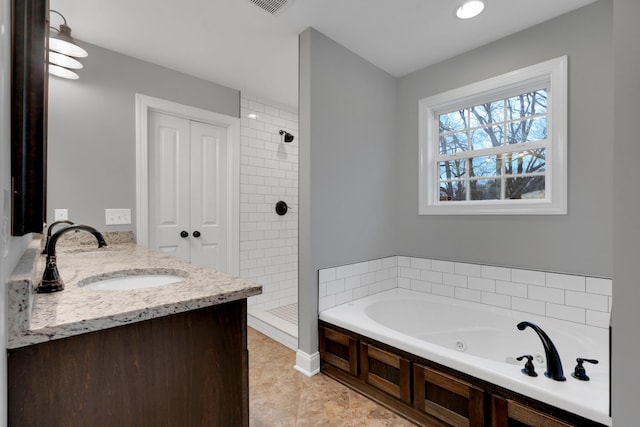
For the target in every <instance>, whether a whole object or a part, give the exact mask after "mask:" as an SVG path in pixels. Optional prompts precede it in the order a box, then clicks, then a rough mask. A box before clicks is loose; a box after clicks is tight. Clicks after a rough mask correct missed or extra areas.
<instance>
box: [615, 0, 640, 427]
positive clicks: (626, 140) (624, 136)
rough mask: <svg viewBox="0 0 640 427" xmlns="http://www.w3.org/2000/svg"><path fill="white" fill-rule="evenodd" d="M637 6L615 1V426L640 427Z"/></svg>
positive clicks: (634, 1)
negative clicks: (639, 364) (639, 363)
mask: <svg viewBox="0 0 640 427" xmlns="http://www.w3.org/2000/svg"><path fill="white" fill-rule="evenodd" d="M638 17H640V2H638V0H615V1H614V16H613V23H614V57H615V105H614V108H615V113H616V114H615V143H614V146H613V153H614V161H615V165H616V168H615V169H614V172H613V176H614V181H613V182H614V204H613V212H614V217H613V223H614V226H613V283H614V286H613V307H614V308H613V324H614V326H613V360H612V366H613V423H614V426H620V427H622V426H634V425H638V395H640V369H638V355H639V354H640V343H639V342H638V324H639V323H640V316H639V315H638V307H640V280H639V279H638V261H639V258H640V257H639V256H638V254H640V227H639V226H638V218H640V192H639V191H638V184H639V183H640V169H639V168H638V159H640V136H639V134H638V118H639V117H638V116H639V114H638V99H640V84H639V83H638V76H640V44H639V43H638V42H639V41H640V27H639V26H638V22H637V21H638Z"/></svg>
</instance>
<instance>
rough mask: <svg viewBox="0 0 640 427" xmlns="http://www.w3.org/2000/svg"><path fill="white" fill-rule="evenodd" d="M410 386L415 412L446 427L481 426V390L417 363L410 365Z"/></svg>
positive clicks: (482, 412)
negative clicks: (411, 371) (446, 426)
mask: <svg viewBox="0 0 640 427" xmlns="http://www.w3.org/2000/svg"><path fill="white" fill-rule="evenodd" d="M413 383H414V391H413V393H414V402H413V406H414V408H416V409H417V410H419V411H422V412H424V413H426V414H427V415H429V416H431V417H434V418H436V419H437V420H439V421H441V422H443V423H444V424H445V425H448V426H455V427H467V426H469V427H482V426H484V390H482V389H480V388H478V387H475V386H474V385H473V384H470V383H468V382H466V381H463V380H460V379H458V378H455V377H452V376H450V375H447V374H444V373H442V372H438V371H435V370H433V369H431V368H428V367H426V366H422V365H418V364H415V365H413Z"/></svg>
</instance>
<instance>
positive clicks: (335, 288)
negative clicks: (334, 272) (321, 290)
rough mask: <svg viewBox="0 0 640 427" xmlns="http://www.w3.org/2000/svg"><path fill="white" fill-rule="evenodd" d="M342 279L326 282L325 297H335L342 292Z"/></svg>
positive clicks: (343, 288) (343, 287)
mask: <svg viewBox="0 0 640 427" xmlns="http://www.w3.org/2000/svg"><path fill="white" fill-rule="evenodd" d="M344 290H345V286H344V279H336V280H333V281H331V282H327V295H335V294H338V293H340V292H344Z"/></svg>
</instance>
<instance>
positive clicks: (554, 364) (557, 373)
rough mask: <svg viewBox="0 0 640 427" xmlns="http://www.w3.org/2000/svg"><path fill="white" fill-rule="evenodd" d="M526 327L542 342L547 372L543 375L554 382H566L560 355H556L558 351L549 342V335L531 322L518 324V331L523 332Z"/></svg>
mask: <svg viewBox="0 0 640 427" xmlns="http://www.w3.org/2000/svg"><path fill="white" fill-rule="evenodd" d="M527 326H529V327H530V328H531V329H533V330H534V331H535V332H536V333H537V334H538V336H539V337H540V340H541V341H542V346H543V347H544V353H545V357H546V359H547V372H545V373H544V375H545V376H547V377H549V378H551V379H554V380H556V381H566V378H565V377H564V372H563V371H562V362H561V361H560V355H559V354H558V350H557V349H556V346H555V345H554V344H553V341H551V338H549V335H547V334H546V333H545V332H544V331H543V330H542V328H540V327H539V326H538V325H536V324H535V323H531V322H520V323H518V329H519V330H521V331H524V330H525V328H526V327H527Z"/></svg>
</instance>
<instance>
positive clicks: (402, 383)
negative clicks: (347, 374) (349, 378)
mask: <svg viewBox="0 0 640 427" xmlns="http://www.w3.org/2000/svg"><path fill="white" fill-rule="evenodd" d="M410 369H411V364H410V362H409V361H408V360H407V359H405V358H403V357H400V356H398V355H396V354H392V353H389V352H386V351H384V350H380V349H379V348H376V347H374V346H372V345H371V344H365V343H360V379H361V380H362V381H364V382H366V383H368V384H369V385H372V386H374V387H375V388H377V389H379V390H382V391H383V392H385V393H387V394H390V395H391V396H393V397H395V398H397V399H400V400H402V401H404V402H405V403H408V404H410V403H411V371H410Z"/></svg>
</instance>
